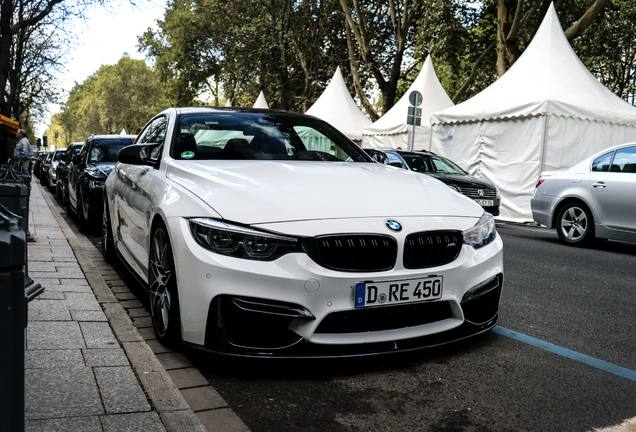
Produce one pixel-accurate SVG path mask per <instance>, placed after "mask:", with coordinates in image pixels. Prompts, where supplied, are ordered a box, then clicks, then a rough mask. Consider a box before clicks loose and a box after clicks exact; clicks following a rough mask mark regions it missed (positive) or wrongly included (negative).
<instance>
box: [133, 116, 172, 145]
mask: <svg viewBox="0 0 636 432" xmlns="http://www.w3.org/2000/svg"><path fill="white" fill-rule="evenodd" d="M167 130H168V119H167V118H166V117H163V116H161V117H157V118H156V119H154V120H153V121H151V122H150V124H149V125H148V126H146V128H145V129H144V130H143V132H142V133H141V136H140V137H139V140H138V141H137V142H138V143H147V144H151V143H153V144H163V143H164V141H165V140H166V131H167Z"/></svg>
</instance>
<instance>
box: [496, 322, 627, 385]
mask: <svg viewBox="0 0 636 432" xmlns="http://www.w3.org/2000/svg"><path fill="white" fill-rule="evenodd" d="M493 331H494V332H495V333H498V334H500V335H502V336H506V337H509V338H511V339H515V340H517V341H519V342H523V343H525V344H528V345H532V346H535V347H537V348H541V349H543V350H546V351H549V352H551V353H553V354H556V355H558V356H561V357H565V358H568V359H570V360H574V361H577V362H579V363H583V364H586V365H588V366H592V367H593V368H596V369H600V370H602V371H605V372H608V373H611V374H613V375H616V376H619V377H622V378H626V379H628V380H630V381H636V371H635V370H632V369H627V368H625V367H622V366H618V365H615V364H614V363H610V362H607V361H605V360H600V359H597V358H594V357H590V356H589V355H586V354H581V353H580V352H577V351H572V350H571V349H567V348H563V347H560V346H558V345H555V344H553V343H550V342H546V341H544V340H541V339H537V338H535V337H532V336H528V335H527V334H523V333H519V332H518V331H515V330H510V329H507V328H505V327H501V326H497V327H495V328H494V329H493Z"/></svg>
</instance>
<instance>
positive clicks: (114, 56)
mask: <svg viewBox="0 0 636 432" xmlns="http://www.w3.org/2000/svg"><path fill="white" fill-rule="evenodd" d="M134 3H135V4H134V5H133V4H131V1H127V0H112V1H110V2H108V5H107V6H94V7H91V8H90V9H89V10H88V11H87V13H86V15H85V17H84V18H83V19H75V20H73V21H72V22H70V23H68V25H67V28H68V31H69V32H71V34H72V42H71V45H70V46H69V48H68V54H67V56H66V58H65V62H64V64H65V67H64V69H63V70H62V71H61V72H60V73H59V76H58V79H59V81H58V84H59V87H60V89H61V90H62V91H63V92H64V94H63V97H62V100H64V99H65V98H66V96H67V95H68V92H69V91H70V89H71V88H72V87H73V85H74V84H75V83H81V82H82V81H84V80H85V79H86V78H87V77H88V76H90V75H91V74H93V73H94V72H95V71H96V70H97V69H99V67H100V66H101V65H104V64H113V63H117V61H118V60H119V59H120V58H121V57H122V56H123V55H124V53H127V54H128V55H129V56H130V57H132V58H138V59H143V58H144V54H143V53H141V52H139V51H138V49H137V36H139V35H140V34H142V33H143V32H144V31H145V30H146V29H147V28H148V27H153V26H154V24H155V22H156V20H158V19H161V18H162V17H163V12H164V10H165V5H166V0H138V1H135V2H134ZM58 111H59V105H57V104H50V106H49V115H48V116H47V118H46V119H44V121H42V122H41V123H39V124H37V125H36V127H35V131H36V135H37V136H41V135H42V133H43V132H44V130H45V129H46V128H47V126H48V122H49V119H50V116H51V115H52V114H54V113H56V112H58Z"/></svg>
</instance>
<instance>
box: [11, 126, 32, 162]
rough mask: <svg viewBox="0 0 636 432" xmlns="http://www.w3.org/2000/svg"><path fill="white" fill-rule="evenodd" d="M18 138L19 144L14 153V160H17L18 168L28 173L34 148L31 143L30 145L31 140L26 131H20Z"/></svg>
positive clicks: (17, 133) (17, 134)
mask: <svg viewBox="0 0 636 432" xmlns="http://www.w3.org/2000/svg"><path fill="white" fill-rule="evenodd" d="M16 137H17V138H18V143H17V144H16V145H15V150H14V151H13V159H15V160H16V162H17V166H18V167H20V168H23V169H24V170H26V171H28V170H29V163H30V161H31V157H32V156H33V148H32V147H31V143H29V139H28V138H27V137H26V132H25V131H24V129H18V131H17V132H16Z"/></svg>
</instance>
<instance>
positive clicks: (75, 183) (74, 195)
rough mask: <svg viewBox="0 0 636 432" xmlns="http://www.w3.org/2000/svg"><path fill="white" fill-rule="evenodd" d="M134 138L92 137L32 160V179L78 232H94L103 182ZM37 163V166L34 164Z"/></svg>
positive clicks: (99, 213)
mask: <svg viewBox="0 0 636 432" xmlns="http://www.w3.org/2000/svg"><path fill="white" fill-rule="evenodd" d="M134 138H135V137H134V136H130V135H127V136H122V135H93V136H90V137H89V138H88V139H87V140H86V142H85V143H73V144H71V145H70V146H69V147H68V148H66V149H56V150H55V151H52V152H48V153H46V154H45V156H44V157H42V158H36V164H35V165H34V175H35V176H37V177H38V178H39V180H40V183H41V184H42V185H45V186H47V187H48V188H49V189H50V190H51V192H53V193H54V194H55V196H56V198H57V199H58V200H59V202H60V204H61V205H63V206H64V207H66V208H67V210H68V211H69V213H70V214H73V215H75V216H76V218H77V222H78V225H79V227H80V229H82V230H84V231H91V230H93V231H96V232H97V231H98V229H97V227H99V226H100V223H101V214H102V210H101V206H102V203H103V190H104V181H105V180H106V177H107V176H108V174H109V173H110V171H111V170H112V169H113V166H114V165H115V163H116V162H117V155H118V153H119V150H121V149H122V148H123V147H126V146H128V145H130V144H132V143H133V141H134ZM38 160H39V161H41V162H40V163H37V161H38Z"/></svg>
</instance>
